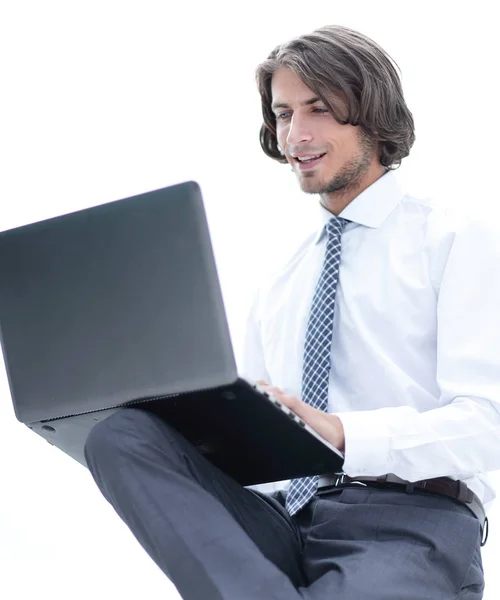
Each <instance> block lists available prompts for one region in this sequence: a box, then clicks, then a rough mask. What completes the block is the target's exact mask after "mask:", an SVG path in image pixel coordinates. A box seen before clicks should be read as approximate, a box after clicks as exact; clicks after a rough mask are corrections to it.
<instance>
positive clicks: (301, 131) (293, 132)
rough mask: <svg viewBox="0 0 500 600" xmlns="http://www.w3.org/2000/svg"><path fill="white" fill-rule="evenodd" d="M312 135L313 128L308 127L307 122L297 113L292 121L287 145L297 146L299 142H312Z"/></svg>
mask: <svg viewBox="0 0 500 600" xmlns="http://www.w3.org/2000/svg"><path fill="white" fill-rule="evenodd" d="M312 137H313V136H312V133H311V130H310V128H309V127H307V122H306V121H305V120H304V119H301V118H300V116H299V115H298V114H297V113H295V114H294V115H293V116H292V119H291V121H290V127H289V129H288V135H287V136H286V143H287V146H295V145H297V144H303V143H305V142H310V141H311V140H312Z"/></svg>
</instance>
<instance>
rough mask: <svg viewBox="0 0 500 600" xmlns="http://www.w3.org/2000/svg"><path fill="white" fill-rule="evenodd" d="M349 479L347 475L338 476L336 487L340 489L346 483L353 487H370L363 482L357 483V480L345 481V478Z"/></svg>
mask: <svg viewBox="0 0 500 600" xmlns="http://www.w3.org/2000/svg"><path fill="white" fill-rule="evenodd" d="M346 477H347V475H346V474H345V473H340V474H338V475H337V479H336V480H335V483H334V484H333V485H334V486H335V487H338V486H340V485H343V484H345V483H349V484H351V485H361V486H362V487H368V485H367V484H366V483H363V482H362V481H355V480H353V479H352V480H351V481H345V478H346Z"/></svg>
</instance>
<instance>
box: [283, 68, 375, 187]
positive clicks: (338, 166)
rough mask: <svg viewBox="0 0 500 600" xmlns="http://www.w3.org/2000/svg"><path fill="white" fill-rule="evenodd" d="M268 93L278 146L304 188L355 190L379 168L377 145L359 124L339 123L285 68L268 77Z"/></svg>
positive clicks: (297, 78)
mask: <svg viewBox="0 0 500 600" xmlns="http://www.w3.org/2000/svg"><path fill="white" fill-rule="evenodd" d="M271 91H272V98H273V100H272V104H273V112H274V114H275V116H276V133H277V138H278V144H279V145H280V147H281V149H282V152H283V153H284V155H285V157H286V159H287V160H288V162H289V163H290V165H291V166H292V169H293V171H294V172H295V174H296V176H297V178H298V180H299V184H300V187H301V188H302V190H303V191H304V192H307V193H310V194H321V195H322V196H328V195H332V194H335V193H341V194H342V193H348V191H349V190H358V193H359V191H360V189H364V188H365V187H368V185H370V184H371V183H372V181H371V180H370V179H373V172H374V171H375V170H376V169H380V163H379V161H378V157H377V152H376V144H375V142H373V141H372V140H371V139H370V138H368V136H367V135H366V134H365V133H364V132H363V130H362V129H361V128H360V127H354V126H352V125H341V124H340V123H338V122H337V121H336V120H335V119H334V117H333V116H332V115H331V114H330V113H329V112H328V109H327V108H326V106H325V104H324V103H323V101H322V100H321V99H320V98H318V97H317V95H316V94H315V93H314V92H312V91H311V90H310V88H308V87H307V86H306V85H305V83H303V82H302V80H301V79H300V78H299V77H298V76H297V75H296V74H295V73H294V72H293V71H291V70H290V69H286V68H281V69H279V70H278V71H277V72H276V73H275V74H274V75H273V78H272V82H271ZM378 176H380V173H379V174H378V175H377V177H378ZM368 180H370V181H369V183H368V184H367V185H364V183H366V181H368Z"/></svg>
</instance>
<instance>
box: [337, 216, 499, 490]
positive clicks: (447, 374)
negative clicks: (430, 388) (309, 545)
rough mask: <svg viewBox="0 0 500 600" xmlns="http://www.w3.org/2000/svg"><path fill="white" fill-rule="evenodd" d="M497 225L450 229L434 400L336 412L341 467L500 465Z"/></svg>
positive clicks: (362, 470) (452, 469)
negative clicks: (424, 407) (431, 405)
mask: <svg viewBox="0 0 500 600" xmlns="http://www.w3.org/2000/svg"><path fill="white" fill-rule="evenodd" d="M499 274H500V231H498V230H496V231H495V228H494V227H492V226H490V225H489V224H487V223H485V222H479V221H468V222H466V223H465V227H463V228H461V229H460V230H459V231H458V232H457V234H456V235H455V239H454V241H453V244H452V246H451V249H450V253H449V255H448V260H447V262H446V266H445V269H444V272H443V276H442V280H441V282H440V289H439V296H438V305H437V322H438V328H437V371H436V377H437V382H438V385H439V388H440V390H441V395H440V398H439V406H438V407H437V408H435V409H433V410H429V411H427V412H423V413H419V412H417V411H416V410H415V409H413V408H411V407H405V406H403V407H398V408H394V407H391V408H382V409H379V410H372V411H359V412H347V413H341V414H338V417H339V418H340V420H341V421H342V425H343V427H344V433H345V439H346V447H345V452H346V457H345V464H344V470H345V472H346V473H347V474H348V475H350V476H355V475H375V476H376V475H382V474H385V473H394V474H396V475H398V476H399V477H401V478H403V479H407V480H410V481H417V480H419V479H427V478H432V477H440V476H452V477H453V476H460V475H462V476H463V474H475V473H481V472H485V471H490V470H495V469H499V468H500V278H499V277H498V276H499Z"/></svg>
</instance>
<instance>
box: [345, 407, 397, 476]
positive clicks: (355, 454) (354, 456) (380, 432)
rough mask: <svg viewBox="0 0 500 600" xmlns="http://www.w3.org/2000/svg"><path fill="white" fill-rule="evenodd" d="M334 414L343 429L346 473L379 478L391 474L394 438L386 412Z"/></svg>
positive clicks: (381, 410)
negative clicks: (391, 445) (391, 451)
mask: <svg viewBox="0 0 500 600" xmlns="http://www.w3.org/2000/svg"><path fill="white" fill-rule="evenodd" d="M335 414H336V415H337V417H338V418H339V419H340V421H341V422H342V426H343V428H344V437H345V448H344V455H345V458H344V465H343V471H344V473H345V474H346V475H348V476H349V477H356V476H357V475H365V476H368V477H372V476H373V477H378V476H379V475H386V474H387V473H390V472H391V465H390V456H389V450H390V439H391V435H390V429H389V427H388V424H387V414H386V410H384V409H379V410H368V411H355V412H345V413H335Z"/></svg>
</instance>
